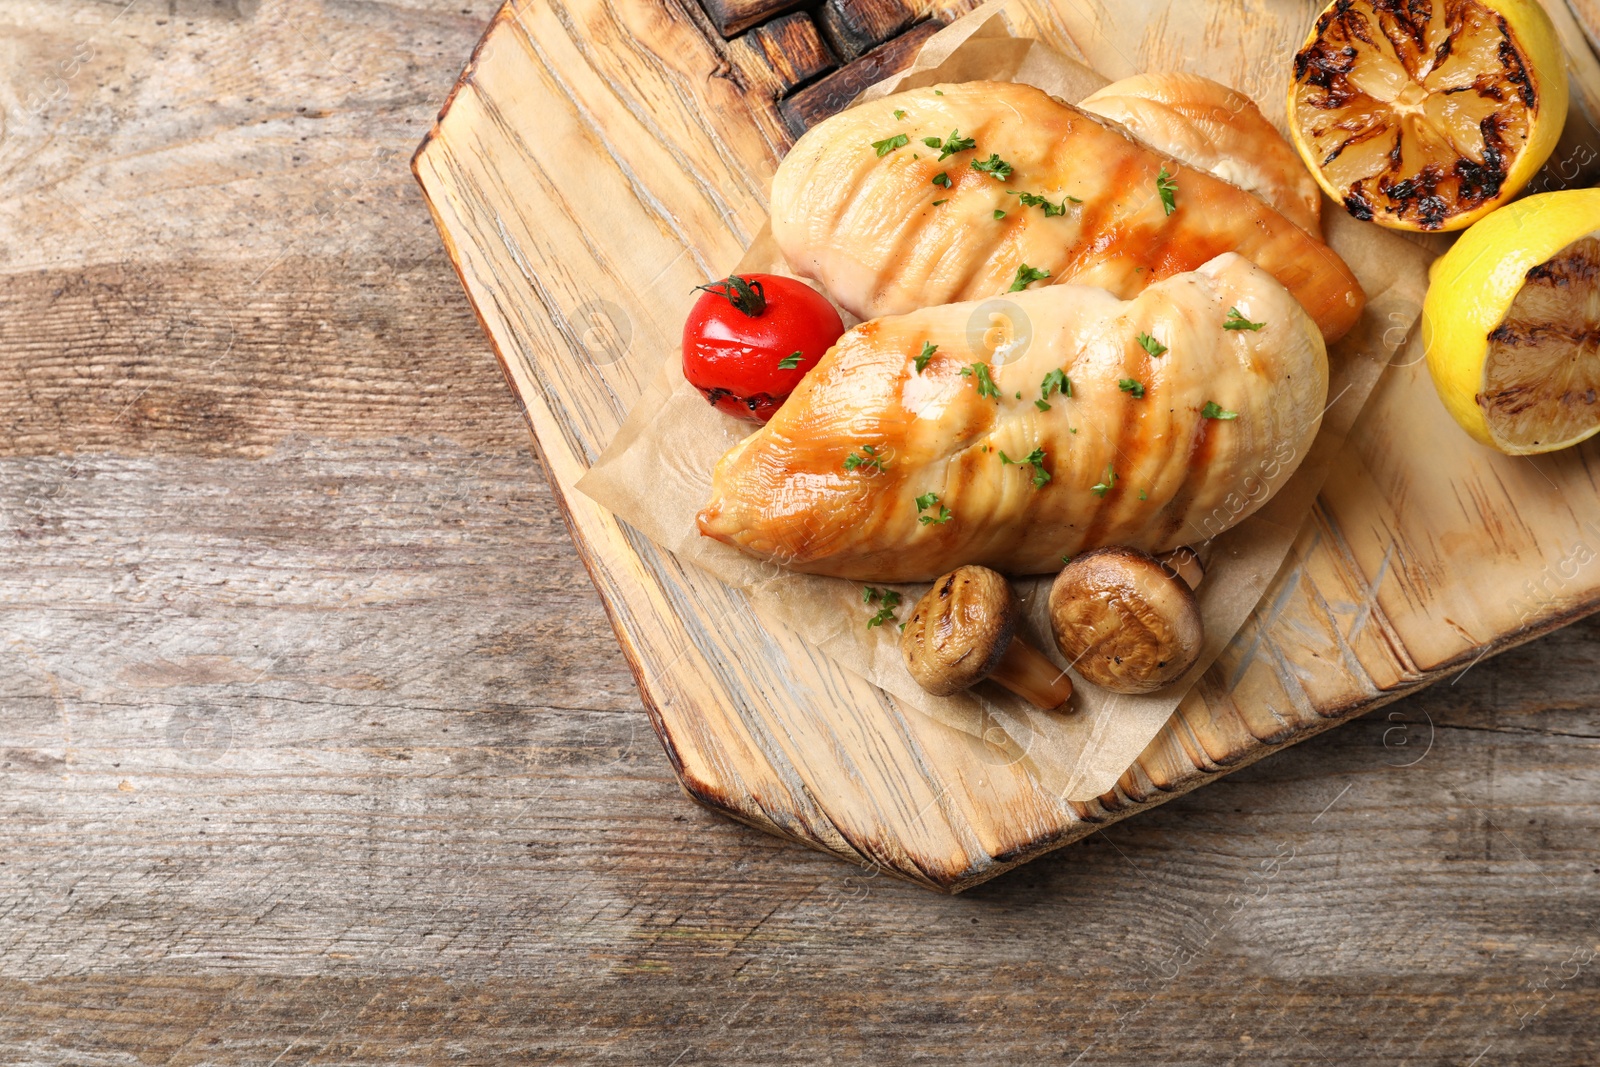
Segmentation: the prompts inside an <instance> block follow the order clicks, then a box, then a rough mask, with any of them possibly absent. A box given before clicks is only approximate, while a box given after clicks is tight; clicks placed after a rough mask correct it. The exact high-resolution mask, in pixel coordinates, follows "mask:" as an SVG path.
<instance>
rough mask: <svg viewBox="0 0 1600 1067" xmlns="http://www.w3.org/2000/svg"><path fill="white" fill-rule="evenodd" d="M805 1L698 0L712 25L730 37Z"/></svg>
mask: <svg viewBox="0 0 1600 1067" xmlns="http://www.w3.org/2000/svg"><path fill="white" fill-rule="evenodd" d="M803 3H805V0H700V6H701V7H703V8H705V12H706V14H707V15H709V16H710V18H711V22H712V25H714V26H716V28H717V32H718V33H720V34H722V36H724V37H732V36H733V35H734V34H736V33H739V32H740V31H741V30H746V29H749V28H750V27H751V26H754V25H755V24H756V23H758V22H762V21H764V20H766V19H769V18H771V17H772V16H774V15H778V14H782V13H783V12H785V11H788V10H790V9H791V8H796V7H799V6H801V5H802V4H803Z"/></svg>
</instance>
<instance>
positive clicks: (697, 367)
mask: <svg viewBox="0 0 1600 1067" xmlns="http://www.w3.org/2000/svg"><path fill="white" fill-rule="evenodd" d="M700 288H701V289H702V290H703V292H702V293H701V294H700V299H699V300H697V301H695V305H694V307H693V308H692V309H691V310H690V312H689V320H688V321H687V322H685V323H684V324H683V376H684V377H685V378H687V379H688V380H689V384H690V385H693V386H694V387H695V388H696V389H699V390H700V393H701V395H703V396H704V397H705V398H706V399H707V400H709V401H711V403H712V404H714V405H716V408H717V410H718V411H722V412H725V413H726V414H729V415H733V416H736V417H738V418H741V419H749V420H751V421H752V422H766V421H767V420H768V419H770V418H772V415H773V412H775V411H777V410H778V407H779V406H780V405H781V404H782V403H783V402H784V401H785V400H787V399H788V398H789V394H790V393H792V392H793V391H794V388H795V386H797V385H799V384H800V379H801V378H803V377H805V374H806V371H808V370H810V369H811V368H812V367H814V366H816V365H817V361H818V360H820V359H821V358H822V357H823V354H824V353H826V352H827V351H828V349H829V348H831V347H832V346H833V343H834V342H835V341H837V340H838V339H839V335H840V334H842V333H844V322H843V321H841V320H840V318H839V313H838V312H837V311H835V310H834V309H833V305H832V304H830V303H828V301H827V300H826V299H825V298H824V297H823V296H822V295H821V294H820V293H818V292H817V291H816V290H815V289H813V288H811V287H810V286H809V285H806V284H804V283H803V282H797V281H795V280H794V279H793V278H785V277H783V276H782V275H778V274H744V275H738V274H736V275H733V276H731V277H728V278H724V279H723V280H722V281H720V282H712V283H711V284H710V285H702V286H700Z"/></svg>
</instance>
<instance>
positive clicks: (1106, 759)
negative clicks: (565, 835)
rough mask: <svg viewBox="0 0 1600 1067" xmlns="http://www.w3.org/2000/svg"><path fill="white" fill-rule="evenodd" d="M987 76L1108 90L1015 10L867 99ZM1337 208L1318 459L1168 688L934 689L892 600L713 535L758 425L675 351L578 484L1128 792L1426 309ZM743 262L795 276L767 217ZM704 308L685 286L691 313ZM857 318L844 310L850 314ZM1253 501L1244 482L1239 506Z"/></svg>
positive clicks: (934, 45)
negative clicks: (884, 613) (910, 659)
mask: <svg viewBox="0 0 1600 1067" xmlns="http://www.w3.org/2000/svg"><path fill="white" fill-rule="evenodd" d="M974 79H990V80H995V81H1019V82H1026V83H1028V84H1030V85H1034V86H1037V87H1038V88H1040V89H1043V90H1044V91H1046V92H1048V93H1050V94H1052V95H1054V96H1057V97H1059V98H1061V99H1063V100H1066V101H1069V102H1076V101H1078V100H1081V99H1082V98H1083V97H1084V96H1086V95H1088V94H1089V93H1091V92H1093V91H1094V90H1095V89H1098V88H1099V87H1100V86H1102V85H1104V84H1106V79H1105V78H1102V77H1101V76H1100V75H1098V74H1096V73H1095V72H1094V71H1092V70H1090V69H1089V68H1088V67H1085V66H1083V65H1082V64H1079V63H1075V62H1073V61H1072V60H1069V59H1067V58H1066V57H1064V56H1061V55H1060V54H1058V53H1056V52H1054V51H1052V50H1051V49H1049V48H1047V47H1046V46H1044V45H1043V44H1042V43H1040V42H1039V41H1036V40H1031V39H1025V38H1017V37H1013V36H1011V35H1010V33H1009V31H1008V30H1007V28H1006V26H1005V24H1004V21H1003V20H1002V18H1001V17H1000V16H998V15H985V14H984V13H983V12H978V13H977V14H975V15H972V16H968V17H967V18H965V19H962V20H959V21H957V22H955V23H953V24H952V25H950V26H949V27H947V28H946V29H944V30H942V31H940V32H939V33H938V34H936V35H934V36H933V37H932V38H930V39H929V40H928V42H927V44H925V45H924V46H923V49H922V51H921V53H920V54H919V56H918V59H917V62H916V63H915V64H914V65H913V66H912V67H910V68H909V69H908V70H906V71H904V72H902V73H901V74H899V75H897V76H896V77H893V78H890V79H887V80H885V81H883V82H880V83H878V84H877V85H874V86H872V87H871V88H869V89H868V90H866V91H865V92H864V93H863V94H862V96H861V99H869V98H873V97H877V96H881V95H884V94H887V93H890V92H896V91H899V90H900V89H909V88H917V87H920V86H925V85H932V84H937V83H940V82H959V81H970V80H974ZM1327 207H1328V210H1327V211H1326V212H1325V214H1324V236H1325V237H1326V238H1327V240H1328V243H1329V244H1330V245H1331V246H1332V247H1333V248H1334V249H1335V250H1336V251H1337V252H1338V253H1339V254H1340V255H1341V256H1343V257H1344V260H1345V262H1346V263H1348V264H1349V265H1350V268H1351V270H1353V271H1354V272H1355V274H1356V277H1357V278H1358V279H1359V280H1360V281H1361V285H1362V288H1363V289H1365V290H1366V292H1367V299H1368V303H1367V307H1366V311H1365V313H1364V314H1363V316H1362V318H1361V320H1360V321H1359V322H1358V323H1357V325H1356V328H1355V329H1354V330H1352V331H1351V333H1350V334H1349V335H1348V336H1347V337H1345V338H1344V339H1343V340H1341V341H1340V342H1339V343H1338V344H1337V345H1334V346H1333V347H1332V348H1331V349H1330V351H1329V388H1328V400H1329V407H1328V410H1327V412H1326V414H1325V415H1324V417H1323V421H1322V426H1321V429H1320V431H1319V432H1318V434H1317V437H1316V439H1315V440H1314V442H1313V444H1312V446H1311V448H1310V450H1309V451H1308V453H1307V454H1306V455H1305V456H1303V457H1293V458H1294V459H1298V460H1299V461H1300V465H1299V469H1298V470H1297V471H1296V473H1295V474H1294V476H1293V477H1292V478H1290V479H1289V481H1288V482H1287V483H1285V484H1284V486H1283V488H1282V489H1281V490H1280V491H1279V493H1278V494H1277V495H1276V496H1275V497H1273V499H1272V500H1271V501H1269V502H1268V503H1267V504H1266V505H1265V506H1264V507H1262V508H1261V510H1259V511H1257V512H1256V513H1255V514H1254V515H1251V516H1250V517H1249V518H1247V519H1245V520H1244V521H1243V522H1241V523H1239V524H1238V525H1236V526H1234V527H1233V528H1232V529H1230V530H1228V531H1227V532H1226V533H1223V534H1221V535H1220V536H1217V537H1214V538H1211V539H1210V540H1207V541H1203V542H1199V541H1197V544H1196V547H1197V548H1198V549H1200V551H1201V556H1202V558H1203V559H1204V560H1205V562H1206V577H1205V581H1204V582H1203V583H1201V586H1200V589H1199V590H1198V599H1199V602H1200V610H1201V614H1202V616H1203V618H1204V620H1205V631H1206V644H1205V648H1204V651H1203V652H1202V654H1201V657H1200V660H1199V662H1198V663H1196V665H1195V666H1194V668H1193V669H1192V670H1190V672H1189V673H1188V674H1187V675H1185V676H1184V677H1183V678H1182V679H1180V680H1179V681H1178V682H1177V683H1175V684H1174V685H1171V686H1168V687H1167V688H1166V689H1163V690H1161V691H1159V692H1157V693H1152V694H1149V695H1146V696H1137V697H1135V696H1121V695H1117V694H1113V693H1108V692H1106V691H1105V690H1102V689H1098V688H1096V687H1094V686H1092V685H1088V684H1086V683H1083V682H1082V681H1081V679H1074V681H1075V683H1076V684H1077V686H1078V692H1077V693H1076V694H1075V695H1074V697H1073V700H1072V702H1071V703H1070V704H1069V705H1068V710H1067V711H1065V712H1044V711H1039V710H1038V709H1036V708H1034V707H1032V706H1031V705H1029V704H1028V703H1027V702H1026V701H1023V700H1021V699H1019V698H1016V697H1013V696H1012V695H1011V694H1010V693H1007V692H1006V691H1004V690H1002V689H1000V688H999V687H998V686H995V685H993V684H992V683H981V684H979V685H978V686H977V687H975V688H974V689H972V690H969V691H968V692H967V693H964V694H960V695H958V696H955V697H949V698H941V697H934V696H930V695H929V694H927V693H926V692H924V691H923V690H922V689H921V688H920V687H919V686H918V685H917V684H916V683H915V682H914V681H913V680H912V679H911V677H910V675H909V674H907V673H906V669H905V666H904V664H903V663H902V662H901V659H900V652H899V631H898V627H897V626H896V625H894V624H892V623H891V624H889V625H885V626H879V627H874V628H872V629H868V628H867V625H866V624H867V620H868V619H869V618H870V617H871V616H872V615H873V613H874V612H875V611H876V610H877V605H876V604H866V603H864V602H863V588H864V587H863V585H862V584H860V583H857V582H849V581H845V580H842V579H837V578H822V577H817V576H813V575H803V574H793V573H789V572H786V571H784V570H782V569H781V568H779V567H778V566H777V565H775V564H772V563H766V562H762V561H758V560H754V559H751V558H749V557H747V556H745V555H743V554H742V553H740V552H738V551H737V550H735V549H733V548H731V547H730V546H727V545H724V544H722V543H720V542H717V541H713V540H711V539H710V538H706V537H702V536H701V535H700V533H699V531H698V530H697V529H696V527H695V521H694V520H695V513H696V512H697V511H698V510H699V509H700V508H701V507H702V506H704V504H705V502H706V500H707V499H709V497H710V492H711V470H712V468H713V467H714V466H715V464H716V462H717V460H718V459H719V458H721V456H722V454H723V453H724V452H726V451H727V450H728V449H729V448H731V447H733V446H734V445H735V444H736V443H738V441H739V440H740V439H741V438H742V437H743V436H745V435H746V434H748V433H749V432H751V430H752V429H753V428H754V427H753V424H751V423H746V422H740V421H736V420H734V419H731V418H728V417H727V416H724V415H722V414H720V413H718V412H717V411H715V410H714V409H713V408H712V407H711V406H710V405H709V404H707V403H706V402H705V400H704V399H703V398H702V397H701V396H700V394H699V393H698V392H697V391H696V390H695V389H694V388H693V387H692V386H690V385H689V384H688V383H687V382H686V381H684V379H683V375H682V372H681V362H680V355H679V353H677V352H674V353H672V354H671V355H670V356H669V357H668V358H667V359H666V360H665V363H664V365H663V367H662V371H661V374H660V375H659V376H658V377H657V380H656V382H655V383H654V385H653V386H652V388H651V389H649V390H647V391H646V393H645V395H644V396H643V397H641V398H640V400H639V402H638V403H637V404H636V405H635V406H634V408H633V410H632V411H631V412H630V414H629V416H628V418H627V420H626V422H625V423H624V425H623V426H622V428H621V429H620V430H619V431H618V433H617V436H616V438H615V439H614V440H613V441H612V443H611V445H610V446H609V447H608V448H607V449H606V451H605V452H604V454H602V455H601V457H600V459H599V460H598V461H597V462H596V463H595V465H594V466H593V467H592V468H591V469H590V471H589V473H588V474H587V475H585V476H584V478H583V479H582V480H581V481H579V483H578V488H579V489H580V490H582V491H583V492H584V493H586V494H587V495H588V496H590V497H591V498H593V499H594V500H596V501H597V502H598V503H600V504H601V505H603V506H604V507H606V508H608V509H610V510H611V511H612V512H613V513H614V514H616V515H617V516H618V517H619V518H621V519H623V520H624V521H626V522H628V523H630V524H631V525H633V526H634V527H636V528H637V529H638V530H639V531H640V532H641V533H643V534H644V535H645V536H646V537H649V538H650V539H651V540H652V541H655V542H656V543H657V544H659V545H662V546H663V547H665V548H666V549H668V550H670V551H672V552H673V553H675V554H676V555H678V556H680V557H681V558H683V559H686V560H688V561H690V562H692V563H694V564H696V565H698V566H701V567H704V568H705V569H706V570H708V571H710V572H711V573H712V574H714V575H716V576H717V577H718V578H720V579H721V580H722V581H724V582H726V583H728V584H729V585H731V586H734V587H735V588H738V589H742V590H744V591H745V592H746V593H747V594H748V595H749V597H750V600H751V603H752V605H753V607H754V608H755V610H756V612H757V613H758V614H759V615H760V616H761V618H762V619H763V621H765V622H767V623H769V624H776V625H783V626H787V627H789V628H791V629H793V630H795V631H796V632H797V633H799V634H800V635H801V636H802V637H803V638H804V639H805V640H807V641H808V642H810V643H811V644H813V645H815V646H816V647H818V648H820V649H821V650H822V651H823V652H824V653H826V654H827V655H829V656H831V657H833V658H834V659H836V660H838V661H839V662H840V663H841V664H842V665H843V666H845V667H846V668H847V669H849V670H853V671H856V672H858V673H860V674H861V675H863V676H864V677H866V678H867V679H868V680H869V681H871V682H873V683H874V684H876V685H878V686H880V687H882V688H883V689H885V690H887V691H888V692H890V693H892V694H893V695H894V696H895V697H896V698H897V699H898V700H899V701H900V702H902V703H903V704H906V705H909V706H910V707H912V708H915V709H917V710H919V711H922V712H923V713H925V714H928V715H931V716H933V717H934V718H935V719H937V720H939V721H940V722H942V723H945V724H946V725H948V726H951V727H954V728H955V729H958V730H962V731H965V732H967V733H969V734H973V735H974V736H978V737H983V738H985V739H986V740H988V741H989V742H990V743H995V744H1000V745H1001V746H1002V747H1004V748H1005V749H1006V750H1007V751H1008V753H1009V754H1010V755H1011V756H1012V757H1013V758H1014V759H1015V760H1017V761H1020V762H1021V764H1022V765H1023V766H1024V767H1025V768H1026V769H1027V770H1028V772H1029V773H1030V774H1032V775H1033V777H1034V778H1035V779H1036V780H1037V782H1038V783H1039V785H1040V787H1041V788H1042V789H1045V790H1047V791H1049V792H1050V793H1052V794H1054V795H1057V796H1060V797H1064V798H1065V799H1068V800H1090V799H1093V798H1094V797H1097V796H1100V795H1101V794H1103V793H1105V792H1107V791H1109V790H1110V789H1111V788H1112V786H1113V785H1114V784H1115V783H1116V780H1117V778H1119V777H1120V776H1121V775H1122V773H1123V772H1124V771H1125V770H1127V768H1128V767H1129V766H1130V765H1131V764H1132V762H1133V761H1134V759H1136V758H1137V757H1138V755H1139V753H1140V752H1141V751H1142V750H1143V749H1144V748H1145V746H1146V745H1148V744H1149V743H1150V741H1151V739H1153V738H1154V737H1155V735H1156V733H1157V732H1159V731H1160V729H1161V727H1162V725H1163V724H1164V723H1165V722H1166V720H1167V718H1168V717H1169V716H1170V715H1171V714H1172V711H1173V709H1174V708H1175V707H1177V705H1178V702H1179V700H1181V699H1182V697H1183V695H1184V694H1185V693H1186V692H1188V690H1189V688H1190V687H1191V686H1192V685H1193V684H1194V682H1195V681H1196V680H1197V679H1198V678H1199V677H1200V675H1201V674H1203V673H1204V672H1205V670H1206V668H1208V667H1209V666H1210V665H1211V663H1212V662H1213V661H1214V660H1215V659H1216V657H1217V655H1218V654H1219V653H1220V652H1221V651H1222V649H1223V648H1225V647H1226V646H1227V644H1228V642H1229V641H1231V640H1232V639H1233V637H1234V635H1235V634H1236V633H1237V632H1238V631H1239V628H1240V627H1241V626H1242V625H1243V624H1244V622H1245V620H1246V619H1247V618H1248V617H1249V615H1250V613H1251V611H1253V610H1254V608H1255V606H1256V604H1257V602H1258V601H1259V600H1260V599H1261V596H1262V594H1263V593H1264V592H1265V591H1266V588H1267V586H1268V584H1269V583H1270V582H1271V580H1272V578H1273V576H1274V575H1275V574H1276V573H1277V570H1278V568H1279V567H1280V566H1281V565H1282V564H1283V561H1284V559H1285V557H1286V556H1287V554H1288V551H1289V548H1290V545H1291V544H1292V543H1293V541H1294V538H1295V535H1296V534H1297V533H1298V531H1299V529H1300V527H1301V525H1302V523H1303V522H1304V521H1305V518H1306V516H1307V514H1308V513H1309V512H1310V510H1311V506H1312V504H1313V502H1314V501H1315V499H1316V496H1317V492H1318V490H1319V489H1320V487H1321V485H1322V482H1323V479H1324V477H1325V476H1326V474H1327V472H1328V469H1329V466H1330V464H1331V463H1332V462H1333V459H1334V457H1335V456H1336V455H1337V453H1338V452H1339V450H1340V448H1341V447H1342V446H1343V444H1344V439H1345V435H1346V434H1347V433H1348V432H1349V429H1350V427H1351V425H1352V424H1353V423H1354V422H1355V419H1356V416H1357V415H1358V414H1359V413H1360V411H1361V408H1362V406H1363V405H1364V404H1365V403H1366V399H1367V396H1368V395H1369V394H1370V392H1371V390H1372V387H1373V385H1374V384H1376V382H1377V380H1378V378H1379V376H1380V375H1381V373H1382V371H1383V368H1384V366H1385V365H1386V364H1387V363H1388V362H1389V360H1390V359H1391V358H1392V357H1393V356H1394V353H1395V351H1396V349H1397V348H1398V347H1399V345H1400V344H1401V343H1402V342H1403V341H1404V340H1405V338H1406V335H1407V333H1408V332H1409V331H1410V329H1411V327H1412V325H1413V324H1414V323H1415V321H1416V318H1417V315H1418V314H1419V312H1420V310H1421V306H1422V297H1423V294H1424V292H1425V290H1426V284H1427V271H1426V267H1427V260H1428V256H1427V255H1426V253H1425V252H1423V251H1422V250H1421V249H1419V248H1417V247H1416V246H1415V245H1413V244H1411V243H1410V242H1408V241H1406V240H1404V239H1402V238H1400V237H1397V236H1396V235H1394V234H1391V233H1388V232H1386V231H1384V230H1381V229H1379V228H1378V227H1376V226H1372V225H1370V224H1364V223H1360V222H1356V221H1355V220H1353V219H1351V218H1350V217H1349V216H1347V215H1346V214H1345V213H1344V212H1342V211H1339V210H1338V209H1337V208H1335V207H1333V206H1332V205H1327ZM732 269H733V270H736V271H738V272H749V271H764V272H768V273H779V274H792V272H791V271H790V270H789V269H788V268H787V265H786V264H785V263H784V262H783V259H782V256H781V255H780V254H779V253H778V251H777V248H776V245H775V244H774V242H773V241H772V240H771V236H770V233H769V231H768V230H766V229H763V230H762V232H761V234H760V235H759V236H758V237H757V238H756V240H755V241H754V242H753V243H752V245H751V247H750V249H749V251H748V252H747V253H746V255H745V257H744V259H743V260H742V261H741V262H740V263H739V264H738V265H737V266H735V267H734V268H732ZM689 303H690V298H689V297H687V296H686V297H685V299H684V310H685V312H687V311H688V307H689ZM851 321H853V320H851V319H850V318H849V317H847V318H846V323H847V324H848V323H850V322H851ZM1290 462H1292V460H1291V461H1290ZM1266 473H1267V472H1263V474H1266ZM1246 495H1247V493H1241V500H1242V499H1243V497H1245V496H1246ZM1239 510H1242V505H1241V508H1240V509H1239ZM1052 577H1053V576H1043V577H1039V578H1032V579H1023V580H1019V581H1014V583H1013V584H1014V586H1015V588H1016V590H1017V594H1018V596H1019V597H1020V598H1021V600H1022V602H1023V605H1024V609H1025V613H1026V622H1025V624H1024V633H1025V635H1026V636H1027V638H1028V639H1029V640H1030V641H1031V642H1032V643H1033V645H1034V646H1035V647H1036V648H1039V649H1040V650H1042V651H1044V652H1046V653H1047V654H1048V655H1050V656H1051V657H1052V658H1053V659H1055V660H1056V661H1057V663H1058V664H1060V665H1061V666H1063V667H1065V666H1066V664H1065V663H1064V662H1063V661H1062V660H1061V658H1060V656H1059V655H1058V654H1057V653H1056V649H1055V646H1054V642H1053V640H1052V639H1051V636H1050V629H1049V622H1048V618H1047V616H1046V614H1045V608H1046V600H1047V597H1048V594H1049V588H1050V581H1051V579H1052ZM893 588H895V589H897V590H898V591H899V592H900V593H901V594H902V597H903V602H902V606H901V608H900V610H899V613H898V616H899V619H901V620H903V619H904V618H905V617H906V616H908V615H909V614H910V607H911V605H912V604H913V603H915V601H916V600H917V598H918V597H920V596H921V595H922V594H923V592H925V591H926V589H927V586H926V584H923V585H899V586H894V587H893Z"/></svg>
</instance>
